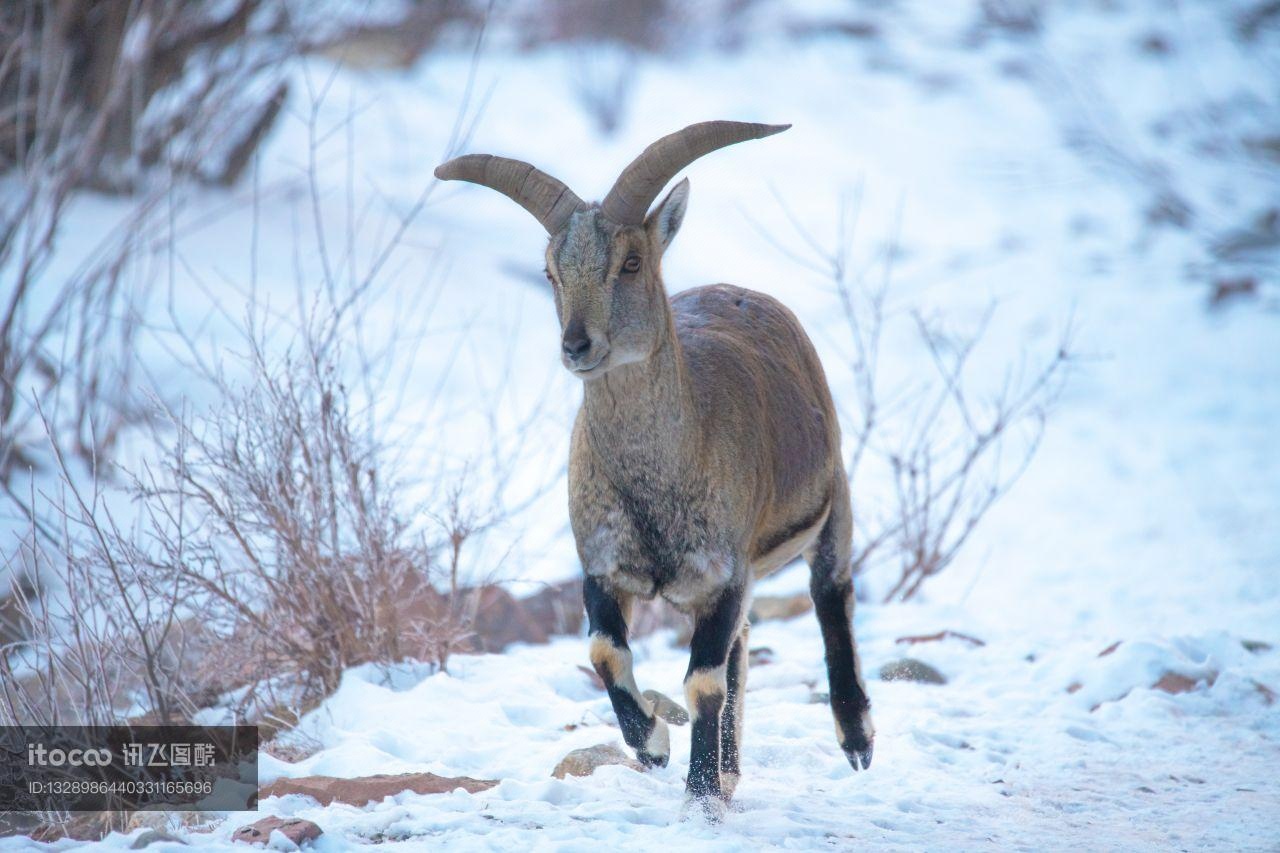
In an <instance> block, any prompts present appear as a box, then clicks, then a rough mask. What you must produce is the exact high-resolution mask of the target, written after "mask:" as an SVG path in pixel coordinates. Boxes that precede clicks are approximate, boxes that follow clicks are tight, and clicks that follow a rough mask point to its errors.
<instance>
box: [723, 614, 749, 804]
mask: <svg viewBox="0 0 1280 853" xmlns="http://www.w3.org/2000/svg"><path fill="white" fill-rule="evenodd" d="M746 678H747V625H746V623H745V622H744V623H743V625H742V630H741V632H739V634H738V638H737V639H736V640H734V641H733V647H732V648H731V649H730V650H729V664H728V666H727V667H726V669H725V682H726V683H727V685H728V692H727V693H726V694H725V702H724V712H723V713H722V714H721V717H720V727H721V728H720V777H721V778H720V782H721V788H722V789H723V790H722V791H721V793H722V794H723V795H724V796H725V797H731V796H733V790H732V788H733V786H735V785H736V784H737V777H738V775H739V774H740V773H741V772H742V771H741V768H740V761H739V757H740V753H741V750H742V704H743V701H744V696H743V691H744V690H746Z"/></svg>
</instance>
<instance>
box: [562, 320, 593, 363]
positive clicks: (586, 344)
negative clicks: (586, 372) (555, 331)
mask: <svg viewBox="0 0 1280 853" xmlns="http://www.w3.org/2000/svg"><path fill="white" fill-rule="evenodd" d="M560 345H561V347H562V348H563V349H564V354H565V355H567V356H569V358H578V357H580V356H581V355H583V354H584V353H585V352H586V351H587V350H589V349H591V338H590V336H588V335H587V330H586V327H585V326H584V325H583V324H582V321H580V320H574V321H573V322H572V323H570V324H569V327H568V328H567V329H565V330H564V338H563V340H562V341H561V342H560Z"/></svg>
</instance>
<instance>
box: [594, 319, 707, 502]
mask: <svg viewBox="0 0 1280 853" xmlns="http://www.w3.org/2000/svg"><path fill="white" fill-rule="evenodd" d="M583 406H584V408H585V414H586V419H587V429H588V432H589V438H590V441H591V445H592V448H593V449H594V450H595V451H596V455H597V456H598V457H599V458H600V460H601V462H602V464H604V466H605V467H606V469H607V470H608V472H609V475H610V479H611V480H613V481H614V483H615V485H617V486H620V487H624V488H626V489H628V490H629V491H648V490H650V489H652V488H659V489H664V490H665V489H667V488H671V487H674V486H677V485H678V484H679V483H680V482H682V481H683V480H685V479H688V478H689V477H691V476H694V475H695V473H696V471H697V446H698V434H697V418H696V416H695V409H694V405H693V397H692V393H691V390H690V384H689V379H688V374H687V368H686V366H685V360H684V353H683V351H682V350H681V347H680V341H679V340H678V339H677V338H676V334H675V320H674V318H673V317H672V316H671V311H670V309H669V308H668V309H667V312H666V317H665V322H664V323H663V325H662V331H661V333H660V334H659V341H658V345H657V348H656V349H655V351H654V353H653V354H652V355H651V356H650V357H649V358H648V359H646V360H644V361H639V362H634V363H632V364H626V365H622V366H621V367H617V368H614V369H613V370H611V371H609V372H608V373H606V374H605V375H604V376H602V377H600V378H599V379H598V380H596V381H594V382H588V383H587V386H586V392H585V397H584V401H583ZM639 496H640V495H636V497H639Z"/></svg>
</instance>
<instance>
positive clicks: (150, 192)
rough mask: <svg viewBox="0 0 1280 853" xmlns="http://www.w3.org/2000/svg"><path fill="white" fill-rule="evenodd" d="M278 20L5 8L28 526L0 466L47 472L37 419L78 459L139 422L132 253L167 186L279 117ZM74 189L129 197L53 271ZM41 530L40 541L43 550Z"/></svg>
mask: <svg viewBox="0 0 1280 853" xmlns="http://www.w3.org/2000/svg"><path fill="white" fill-rule="evenodd" d="M283 12H284V7H283V5H282V4H280V3H279V2H276V0H238V2H235V3H214V2H193V3H166V2H160V0H137V1H136V2H128V3H126V2H112V0H90V2H81V3H59V2H54V0H20V2H15V3H8V4H5V5H4V6H3V7H0V46H2V47H0V175H2V176H4V178H5V186H4V188H3V191H2V192H0V280H2V281H4V283H5V296H4V301H3V304H0V486H2V487H3V488H4V490H5V492H6V494H7V497H8V499H9V500H8V501H7V502H8V503H12V504H14V505H16V506H17V507H19V508H20V510H21V511H22V512H23V513H24V514H25V515H27V517H28V519H29V520H33V519H34V516H33V508H32V507H31V506H30V505H29V503H28V502H27V501H25V500H23V499H22V497H21V496H20V495H19V494H18V493H16V492H15V491H14V490H13V489H12V488H11V479H12V478H11V474H12V472H13V471H15V470H22V469H27V468H32V467H39V466H40V465H41V464H42V463H43V464H50V463H52V460H51V459H48V458H44V459H38V458H36V455H35V452H34V450H35V448H37V447H39V446H42V445H43V443H44V439H45V437H46V436H45V432H46V429H45V427H47V430H48V431H49V432H51V433H52V437H53V440H54V445H55V446H56V447H57V448H58V450H59V452H62V453H65V454H67V455H69V456H72V457H79V458H80V459H81V460H82V461H83V462H85V463H86V464H88V463H90V461H91V460H95V459H96V460H98V461H103V460H105V459H106V457H107V455H108V454H109V453H110V451H111V450H112V449H113V448H114V446H115V444H116V442H117V440H118V438H119V436H120V432H121V430H122V429H123V428H124V427H126V426H127V425H129V424H130V423H132V422H134V421H136V420H137V418H138V417H139V416H140V413H141V410H142V405H141V401H140V400H138V399H137V398H136V397H134V396H132V395H131V394H130V391H129V389H130V388H132V387H134V385H135V384H136V383H135V382H134V378H135V377H134V372H135V369H136V365H135V364H134V361H133V353H134V349H135V345H136V339H137V333H138V328H139V325H140V321H141V316H142V314H143V312H144V310H145V305H146V298H147V291H148V288H147V282H148V281H149V279H150V274H149V273H148V271H147V270H145V269H142V268H141V266H142V260H143V259H144V258H145V256H146V251H145V250H144V248H143V246H142V243H143V241H144V240H145V239H146V235H147V234H148V233H149V232H150V231H151V230H152V229H153V227H154V225H155V221H156V219H157V218H159V216H160V215H161V214H162V213H168V214H172V213H173V208H174V207H175V206H176V205H177V204H179V201H178V200H177V198H176V196H175V193H174V181H175V180H178V179H180V178H182V177H195V178H198V179H199V180H203V181H210V182H217V183H224V184H225V183H230V182H232V181H234V180H235V179H236V178H237V177H238V176H239V175H240V174H241V172H242V171H243V170H244V168H245V167H246V165H247V163H248V161H249V157H250V156H251V154H252V152H253V151H254V149H255V148H256V147H257V145H258V143H259V142H260V141H261V139H262V138H263V136H264V135H265V134H266V132H267V131H268V130H269V129H270V127H271V125H272V124H273V123H274V121H275V118H276V116H277V115H278V113H279V110H280V108H281V106H282V105H283V102H284V96H285V86H284V83H283V82H282V79H281V77H280V68H281V63H282V62H283V60H284V59H286V58H288V57H290V56H292V55H295V53H296V52H297V51H298V50H299V43H298V41H297V40H296V39H294V38H293V37H292V36H290V35H289V33H288V31H287V29H286V28H284V26H283V24H284V22H285V18H284V17H283ZM152 176H154V180H148V178H149V177H152ZM85 188H91V189H96V190H102V191H108V192H113V193H130V192H132V193H136V196H135V198H134V199H133V200H131V201H130V202H128V203H127V205H126V212H125V213H124V215H122V216H121V217H120V218H119V222H118V223H117V225H116V226H115V227H113V228H111V229H109V230H108V231H107V232H106V233H105V235H99V234H94V235H93V237H92V238H85V237H84V236H83V235H82V236H80V238H79V239H80V245H77V246H74V247H73V249H74V251H73V252H72V253H70V254H68V253H62V255H61V256H59V257H58V258H57V259H58V261H59V263H61V264H64V265H67V264H69V262H70V261H71V259H72V258H74V257H76V256H77V255H78V256H79V259H78V260H77V261H76V264H75V266H74V267H72V268H71V269H59V270H51V269H50V266H51V264H52V262H53V261H54V259H55V250H57V249H58V247H59V246H60V245H61V244H60V241H59V237H60V236H61V235H62V234H63V233H64V232H65V231H66V229H67V224H66V214H67V212H68V210H69V207H70V205H71V203H72V201H73V199H74V197H75V194H76V193H77V192H78V191H80V190H82V189H85ZM99 237H100V242H98V243H97V245H96V246H95V245H93V243H92V241H93V240H97V239H99ZM86 249H87V250H86ZM37 402H38V403H39V404H40V405H41V406H42V407H43V409H44V412H45V415H46V419H47V421H48V423H47V424H45V425H42V424H40V422H39V421H40V419H39V418H38V417H37V415H36V410H35V403H37ZM63 461H69V460H63ZM104 470H105V469H104ZM48 523H49V519H43V520H41V523H40V524H38V525H37V531H38V533H39V534H40V535H41V536H42V537H43V538H44V539H45V540H46V544H55V543H56V541H57V538H58V537H57V536H56V535H53V534H52V533H51V532H50V531H49V530H47V529H45V528H46V526H47V524H48Z"/></svg>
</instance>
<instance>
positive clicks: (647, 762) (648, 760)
mask: <svg viewBox="0 0 1280 853" xmlns="http://www.w3.org/2000/svg"><path fill="white" fill-rule="evenodd" d="M636 760H637V761H639V762H640V763H641V764H643V765H644V766H645V767H666V766H667V762H668V761H670V760H671V756H669V755H654V754H653V753H652V752H645V751H644V750H643V749H638V750H636Z"/></svg>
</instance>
